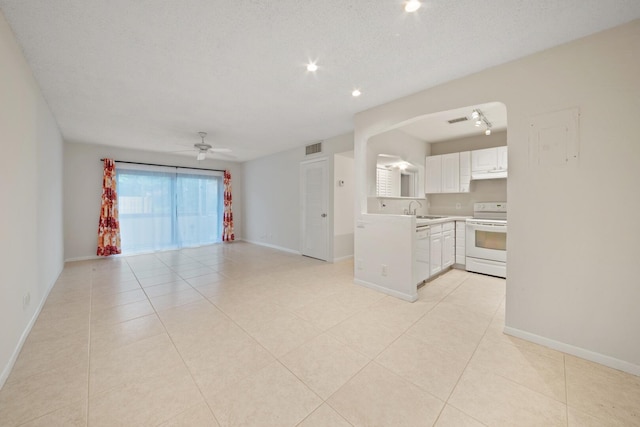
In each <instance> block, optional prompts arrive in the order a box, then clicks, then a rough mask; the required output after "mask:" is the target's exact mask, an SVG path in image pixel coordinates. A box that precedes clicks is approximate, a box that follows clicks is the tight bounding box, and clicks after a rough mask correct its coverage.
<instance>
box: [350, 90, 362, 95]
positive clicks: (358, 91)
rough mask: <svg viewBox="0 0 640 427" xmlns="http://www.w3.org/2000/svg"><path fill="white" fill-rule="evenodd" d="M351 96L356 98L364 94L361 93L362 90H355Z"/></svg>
mask: <svg viewBox="0 0 640 427" xmlns="http://www.w3.org/2000/svg"><path fill="white" fill-rule="evenodd" d="M351 95H352V96H354V97H358V96H360V95H362V92H360V89H354V90H353V92H351Z"/></svg>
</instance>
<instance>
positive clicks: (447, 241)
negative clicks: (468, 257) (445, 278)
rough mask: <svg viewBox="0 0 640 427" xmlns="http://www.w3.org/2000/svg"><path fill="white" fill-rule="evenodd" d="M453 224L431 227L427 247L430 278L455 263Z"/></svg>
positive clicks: (447, 223) (446, 223) (452, 222)
mask: <svg viewBox="0 0 640 427" xmlns="http://www.w3.org/2000/svg"><path fill="white" fill-rule="evenodd" d="M455 243H456V242H455V223H454V221H451V222H445V223H443V224H436V225H432V226H431V238H430V245H429V252H430V254H429V259H430V263H429V264H430V265H429V267H430V276H435V275H436V274H438V273H440V272H441V271H442V270H443V269H445V268H447V267H450V266H452V265H453V263H454V262H455Z"/></svg>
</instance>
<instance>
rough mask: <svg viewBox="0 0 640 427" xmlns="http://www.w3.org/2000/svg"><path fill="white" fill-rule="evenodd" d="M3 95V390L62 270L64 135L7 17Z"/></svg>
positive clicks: (1, 51) (0, 64)
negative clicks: (26, 296) (24, 301)
mask: <svg viewBox="0 0 640 427" xmlns="http://www.w3.org/2000/svg"><path fill="white" fill-rule="evenodd" d="M0 94H1V95H0V143H1V144H2V145H1V147H2V156H0V198H1V199H2V209H0V241H1V242H2V244H1V245H0V259H1V260H2V268H0V386H2V384H3V383H4V381H5V380H6V378H7V376H8V374H9V371H10V370H11V367H12V366H13V363H14V362H15V359H16V357H17V355H18V352H19V350H20V347H21V346H22V343H23V342H24V339H25V338H26V335H27V334H28V332H29V330H30V328H31V326H32V324H33V322H34V321H35V318H36V317H37V314H38V312H39V310H40V308H41V305H42V304H43V303H44V300H45V298H46V296H47V295H48V293H49V290H50V289H51V287H52V286H53V284H54V283H55V281H56V279H57V277H58V275H59V274H60V272H61V271H62V267H63V249H62V248H63V242H62V239H63V232H62V226H63V222H62V138H61V135H60V132H59V130H58V127H57V124H56V121H55V119H54V118H53V116H52V114H51V112H50V111H49V108H48V106H47V104H46V102H45V100H44V98H43V97H42V95H41V93H40V89H39V87H38V85H37V83H36V82H35V80H34V78H33V76H32V74H31V70H30V68H29V66H28V65H27V63H26V61H25V59H24V57H23V55H22V51H21V49H20V47H19V46H18V44H17V42H16V40H15V39H14V37H13V34H12V33H11V30H10V28H9V26H8V24H7V22H6V21H5V19H4V15H2V13H0ZM27 293H28V294H30V300H31V302H30V304H29V305H28V306H27V307H25V308H23V297H24V296H25V295H26V294H27Z"/></svg>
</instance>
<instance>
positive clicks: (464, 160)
mask: <svg viewBox="0 0 640 427" xmlns="http://www.w3.org/2000/svg"><path fill="white" fill-rule="evenodd" d="M470 186H471V151H463V152H462V153H460V192H461V193H468V192H469V187H470Z"/></svg>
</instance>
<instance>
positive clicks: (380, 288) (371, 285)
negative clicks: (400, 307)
mask: <svg viewBox="0 0 640 427" xmlns="http://www.w3.org/2000/svg"><path fill="white" fill-rule="evenodd" d="M353 283H355V284H357V285H360V286H364V287H365V288H369V289H373V290H374V291H378V292H382V293H383V294H387V295H391V296H392V297H396V298H400V299H401V300H405V301H409V302H414V301H417V299H418V294H417V293H416V295H409V294H405V293H402V292H398V291H394V290H393V289H389V288H385V287H384V286H380V285H376V284H375V283H371V282H367V281H365V280H360V279H353Z"/></svg>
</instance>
